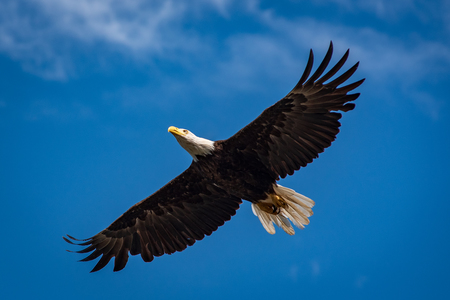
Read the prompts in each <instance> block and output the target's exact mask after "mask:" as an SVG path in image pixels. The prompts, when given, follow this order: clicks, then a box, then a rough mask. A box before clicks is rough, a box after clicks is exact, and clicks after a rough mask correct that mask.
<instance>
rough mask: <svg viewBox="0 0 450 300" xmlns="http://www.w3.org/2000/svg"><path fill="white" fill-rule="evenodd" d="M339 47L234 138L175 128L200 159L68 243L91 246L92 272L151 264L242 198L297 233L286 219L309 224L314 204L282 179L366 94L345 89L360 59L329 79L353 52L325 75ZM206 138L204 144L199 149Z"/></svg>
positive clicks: (204, 231) (266, 220) (218, 221)
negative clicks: (138, 260)
mask: <svg viewBox="0 0 450 300" xmlns="http://www.w3.org/2000/svg"><path fill="white" fill-rule="evenodd" d="M332 52H333V45H332V43H330V47H329V49H328V52H327V54H326V55H325V58H324V60H323V61H322V63H321V64H320V66H319V67H318V69H317V70H316V71H315V72H314V74H313V75H311V76H310V73H311V70H312V65H313V52H312V51H310V55H309V59H308V63H307V66H306V69H305V71H304V73H303V75H302V77H301V78H300V80H299V82H298V83H297V85H296V86H295V87H294V88H293V89H292V91H291V92H289V94H288V95H287V96H286V97H284V98H283V99H281V100H280V101H278V102H277V103H275V104H274V105H272V106H271V107H269V108H267V109H266V110H264V112H263V113H262V114H261V115H260V116H259V117H257V118H256V119H255V120H254V121H253V122H251V123H250V124H248V125H247V126H245V127H244V128H242V129H241V130H240V131H239V132H237V133H236V134H235V135H234V136H232V137H231V138H229V139H227V140H223V141H216V142H214V143H213V142H212V141H208V140H205V139H199V138H197V137H196V136H195V135H193V134H191V133H189V132H188V131H187V130H179V129H178V128H175V127H173V129H170V128H169V131H170V132H172V133H173V134H174V135H175V137H176V138H177V140H178V141H179V142H180V144H181V145H182V146H183V147H184V148H185V149H186V150H188V152H189V153H190V154H191V155H192V156H193V158H194V160H193V162H192V164H191V166H190V167H189V168H188V169H187V170H186V171H184V172H183V173H182V174H180V175H179V176H178V177H176V178H175V179H173V180H172V181H170V182H169V183H168V184H166V185H165V186H164V187H162V188H161V189H160V190H158V191H157V192H155V193H154V194H153V195H151V196H149V197H148V198H146V199H144V200H142V201H141V202H139V203H137V204H136V205H134V206H132V207H131V208H130V209H129V210H128V211H126V212H125V213H124V214H123V215H122V216H120V217H119V218H118V219H117V220H116V221H114V222H113V223H112V224H111V225H110V226H109V227H108V228H106V229H105V230H103V231H101V232H100V233H98V234H96V235H94V236H93V237H91V238H89V239H86V240H77V239H75V238H73V237H71V236H69V235H68V238H66V237H64V240H66V241H67V242H69V243H71V244H77V245H81V246H86V248H85V249H83V250H80V251H77V252H78V253H89V252H92V253H91V254H90V255H88V256H87V257H86V258H84V259H82V261H90V260H93V259H95V258H98V257H100V260H99V261H98V263H97V264H96V266H95V267H94V268H93V270H92V272H95V271H98V270H100V269H102V268H103V267H104V266H106V265H107V264H108V262H109V261H110V260H111V258H113V257H115V261H114V271H119V270H121V269H123V268H124V267H125V265H126V263H127V261H128V253H130V254H131V255H138V254H140V255H141V257H142V259H143V260H144V261H145V262H150V261H152V260H153V258H154V257H155V256H161V255H163V254H165V253H166V254H171V253H174V252H176V251H182V250H184V249H186V247H187V246H191V245H193V244H194V243H195V241H197V240H201V239H203V238H204V237H205V235H210V234H211V233H212V232H214V231H215V230H216V229H217V228H218V227H219V226H221V225H223V224H224V222H225V221H228V220H230V218H231V217H232V216H233V215H234V214H235V213H236V210H237V209H238V208H239V205H240V204H241V199H244V200H247V201H250V202H252V203H253V204H254V205H255V206H254V207H253V209H254V212H255V214H256V215H258V217H259V218H260V220H261V222H262V223H263V226H264V227H265V228H266V230H267V231H268V232H269V233H274V232H275V231H274V229H273V225H272V222H275V223H276V224H277V225H279V226H281V227H282V228H283V229H284V230H285V231H286V232H288V233H289V234H293V229H292V227H291V225H290V223H289V221H287V219H290V220H291V221H292V222H293V223H294V224H295V225H297V226H299V227H303V225H304V224H307V223H308V222H309V221H308V220H307V217H309V216H310V215H311V214H312V211H311V207H312V205H313V204H314V202H313V201H312V200H310V199H309V198H306V197H304V196H302V195H300V194H298V193H296V192H295V191H292V190H289V189H286V188H283V187H281V186H279V185H277V184H276V181H277V180H278V179H280V177H281V178H284V177H286V176H287V175H292V174H293V173H294V171H296V170H298V169H300V167H304V166H306V165H307V164H308V163H310V162H312V160H313V159H314V158H316V157H318V154H319V153H321V152H323V151H324V149H325V148H327V147H328V146H330V145H331V142H333V141H334V140H335V138H336V135H337V133H338V132H339V127H340V123H339V119H340V118H341V116H342V115H341V114H340V113H339V112H337V111H343V112H346V111H349V110H352V109H353V108H354V107H355V105H354V104H353V103H349V102H350V101H353V100H355V99H356V98H358V96H359V94H358V93H355V94H348V92H350V91H352V90H353V89H355V88H357V87H358V86H359V85H361V84H362V82H363V81H364V80H359V81H357V82H355V83H352V84H349V85H346V86H343V87H338V86H339V85H341V84H342V83H344V82H345V81H346V80H347V79H348V78H349V77H350V76H351V75H352V74H353V73H354V72H355V71H356V69H357V67H358V63H357V64H355V65H354V66H353V67H351V68H350V69H349V70H348V71H346V72H345V73H343V74H342V75H340V76H339V77H337V78H336V79H334V80H332V81H330V82H328V83H325V82H326V81H327V80H329V79H331V78H332V77H333V76H334V75H335V74H336V73H337V72H338V71H339V70H340V69H341V67H342V66H343V65H344V63H345V61H346V60H347V57H348V54H349V51H347V52H346V53H345V54H344V56H343V57H342V58H341V59H340V60H339V62H338V63H337V64H336V65H335V66H334V67H332V68H331V69H330V70H329V71H328V72H327V73H325V75H322V74H323V73H324V71H325V69H326V68H327V66H328V64H329V62H330V59H331V55H332ZM182 131H184V133H183V132H182ZM185 135H186V136H189V135H192V136H193V137H192V138H193V139H194V142H189V143H191V144H188V145H187V146H186V143H188V142H186V141H184V140H183V139H184V136H185ZM183 143H184V144H183ZM201 143H204V145H203V148H196V147H197V146H198V145H200V144H201ZM189 147H194V148H193V149H194V150H192V148H189ZM196 151H197V152H196ZM294 198H295V199H294ZM74 241H77V242H78V243H75V242H74Z"/></svg>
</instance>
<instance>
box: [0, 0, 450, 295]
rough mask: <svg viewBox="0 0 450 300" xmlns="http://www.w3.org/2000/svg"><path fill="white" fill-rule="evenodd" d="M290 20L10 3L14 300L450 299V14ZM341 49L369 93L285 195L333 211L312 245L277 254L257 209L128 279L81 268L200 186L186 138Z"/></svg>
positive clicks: (306, 234)
mask: <svg viewBox="0 0 450 300" xmlns="http://www.w3.org/2000/svg"><path fill="white" fill-rule="evenodd" d="M274 2H275V1H232V0H230V1H227V0H210V1H207V0H193V1H190V2H189V4H187V2H186V1H144V0H133V1H118V0H106V1H105V0H78V1H69V0H35V1H23V0H3V1H1V2H0V68H1V72H0V82H1V87H0V130H1V131H0V132H1V143H0V199H1V203H2V211H3V214H2V218H1V219H0V225H1V227H2V229H3V241H2V247H1V248H0V255H1V257H2V258H3V259H2V261H3V262H2V264H1V267H0V271H1V275H0V276H1V280H0V291H1V292H0V295H1V297H2V299H25V298H32V297H33V298H36V297H37V298H43V297H45V298H46V299H83V298H94V297H96V298H99V299H107V298H108V299H123V298H125V297H126V298H127V299H132V298H133V297H136V298H138V297H140V298H142V297H144V298H148V299H161V298H164V299H180V298H190V299H245V298H249V297H250V298H251V299H258V298H259V299H275V298H276V299H283V298H290V299H330V298H333V299H448V297H449V295H450V275H449V272H448V270H449V269H450V258H449V255H448V253H450V236H449V232H450V219H449V217H448V212H449V210H450V203H449V199H450V192H449V183H450V172H449V170H450V159H449V153H450V135H449V132H448V130H449V129H450V113H449V99H448V98H449V96H448V95H449V87H450V2H449V1H444V0H441V1H439V0H438V1H432V2H430V1H425V0H424V1H412V0H399V1H387V0H378V1H372V0H370V1H363V0H356V1H350V0H333V1H325V0H314V1H308V2H307V1H295V0H291V1H276V4H274ZM125 3H126V4H125ZM331 40H332V41H333V43H334V49H335V51H334V56H333V59H332V63H333V62H334V63H335V62H337V60H338V59H339V58H340V57H341V56H342V55H343V54H344V53H345V51H346V50H347V49H348V48H349V49H350V57H349V60H348V62H347V64H346V66H347V68H349V67H351V66H352V65H353V64H354V63H356V62H357V61H359V62H360V67H359V69H358V71H357V72H356V73H355V75H354V76H353V77H352V78H351V81H352V82H353V81H356V80H359V79H361V78H366V81H365V82H364V84H363V85H362V86H361V87H359V88H358V89H357V92H360V93H361V96H360V97H359V98H358V100H356V108H355V109H354V110H353V111H351V112H348V113H345V114H344V116H343V118H342V127H341V133H340V134H339V135H338V137H337V139H336V141H335V142H334V143H333V144H332V146H331V147H330V148H328V149H327V150H326V151H325V152H324V153H322V154H321V155H320V157H319V158H318V159H316V160H315V161H314V162H313V163H312V164H310V165H308V166H307V167H306V168H302V169H301V170H300V171H298V172H296V173H295V174H294V176H290V177H288V178H286V179H283V180H281V182H280V183H281V184H282V185H283V186H287V187H290V188H293V189H295V190H296V191H297V192H299V193H301V194H304V195H306V196H308V197H310V198H312V199H313V200H314V201H315V202H316V206H315V207H314V209H313V210H314V215H313V216H312V217H311V218H310V220H311V223H310V224H309V225H308V226H307V227H306V228H305V229H304V230H299V229H297V230H296V235H295V236H288V235H287V234H285V233H284V232H283V231H282V230H281V229H278V230H277V233H276V234H275V235H273V236H272V235H269V234H268V233H267V232H266V231H265V230H264V228H263V227H262V225H261V223H260V222H259V220H258V219H257V217H255V216H254V215H253V214H252V212H251V207H250V205H249V203H244V204H243V205H242V206H241V208H240V209H239V210H238V212H237V214H236V216H234V217H233V218H232V220H231V221H229V222H227V223H226V224H225V225H224V226H223V227H220V228H219V229H218V230H217V231H216V232H215V233H213V234H212V235H211V236H210V237H206V238H205V239H204V240H202V241H199V242H197V243H196V244H195V245H194V246H192V247H189V248H188V249H186V250H185V251H183V252H181V253H175V254H173V255H165V256H162V257H159V258H155V260H154V261H153V262H151V263H144V262H143V261H142V260H141V258H140V257H138V256H136V257H131V258H130V260H129V262H128V264H127V266H126V268H125V269H124V270H123V271H121V272H118V273H113V272H112V265H111V264H110V265H108V266H107V267H106V268H105V269H103V270H101V271H100V272H97V273H94V274H89V271H90V270H91V269H92V268H93V266H94V265H95V263H94V262H88V263H80V262H77V260H79V259H81V258H83V256H81V255H78V254H72V253H68V252H66V251H65V250H66V249H71V250H77V249H76V248H75V247H70V245H68V244H67V243H65V242H64V241H63V240H62V238H61V237H62V236H63V235H65V234H71V235H73V236H75V237H78V238H88V237H90V236H92V235H94V234H96V233H97V232H99V231H101V230H103V229H104V228H106V227H107V226H108V225H109V224H110V223H111V222H113V221H114V220H115V219H116V218H117V217H119V216H120V215H121V214H122V213H123V212H125V210H127V209H128V208H129V207H130V206H132V205H133V204H135V203H136V202H138V201H140V200H142V199H143V198H145V197H147V196H148V195H150V194H151V193H153V192H154V191H156V190H157V189H159V188H160V187H162V186H163V185H164V184H165V183H167V182H168V181H170V180H171V179H172V178H174V177H175V176H177V175H178V174H179V173H181V172H182V171H183V170H185V169H186V168H187V167H188V166H189V164H190V163H191V157H190V156H189V154H188V153H187V152H186V151H185V150H183V149H182V148H181V147H180V146H179V145H178V143H177V142H176V140H175V139H174V137H173V136H172V135H171V134H169V133H167V128H168V127H169V126H171V125H173V126H177V127H182V128H188V129H190V130H191V131H193V132H194V133H195V134H196V135H198V136H201V137H205V138H208V139H211V140H219V139H226V138H228V137H230V136H231V135H233V134H234V133H235V132H236V131H238V130H239V129H240V128H242V127H243V126H245V125H246V124H248V123H249V122H250V121H252V120H253V119H254V118H256V117H257V116H258V115H259V114H260V113H261V112H262V111H263V110H264V109H265V108H266V107H268V106H270V105H272V104H273V103H275V102H276V101H277V100H279V99H281V98H282V97H284V96H285V95H286V94H287V93H288V92H289V91H290V90H291V89H292V88H293V87H294V85H295V84H296V82H297V81H298V79H299V78H300V76H301V74H302V72H303V69H304V67H305V65H306V62H307V59H308V54H309V49H311V48H312V49H313V51H314V53H315V67H317V66H318V64H319V62H320V61H321V59H322V58H323V56H324V54H325V52H326V50H327V48H328V45H329V42H330V41H331Z"/></svg>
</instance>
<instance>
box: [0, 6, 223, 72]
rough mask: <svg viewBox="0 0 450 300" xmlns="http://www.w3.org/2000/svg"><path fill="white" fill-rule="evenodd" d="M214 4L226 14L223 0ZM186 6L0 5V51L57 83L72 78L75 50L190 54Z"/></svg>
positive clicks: (194, 44)
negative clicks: (185, 28) (185, 27)
mask: <svg viewBox="0 0 450 300" xmlns="http://www.w3.org/2000/svg"><path fill="white" fill-rule="evenodd" d="M202 2H203V1H198V3H199V4H201V3H202ZM214 3H215V4H214V5H213V7H214V8H216V9H218V10H220V11H221V12H223V13H225V12H226V1H215V2H214ZM190 5H191V4H190ZM186 7H187V4H185V2H182V1H171V0H168V1H163V2H157V1H144V0H134V1H120V0H79V1H71V0H35V1H33V2H27V1H24V0H5V1H2V2H0V51H1V52H4V53H7V54H8V55H9V56H11V57H12V58H13V59H15V60H18V61H21V62H22V64H23V66H24V68H25V69H26V70H28V71H30V72H33V73H35V74H38V75H39V76H42V77H44V78H48V79H59V80H64V79H66V78H67V77H68V76H70V75H71V74H72V73H73V58H72V56H73V52H74V50H80V49H84V50H85V51H87V52H89V49H90V48H92V47H93V46H102V45H103V46H104V45H106V47H104V48H105V52H108V51H109V52H111V51H112V52H114V51H116V52H117V51H119V52H123V53H126V54H125V55H128V56H135V57H136V56H137V57H139V56H140V58H143V57H145V56H148V55H149V54H150V55H163V54H165V53H167V51H169V52H170V51H172V50H174V49H175V50H182V51H195V50H196V49H197V47H198V46H197V43H198V39H197V37H196V36H195V33H192V32H189V31H183V30H182V20H183V18H185V17H186V14H187V12H186Z"/></svg>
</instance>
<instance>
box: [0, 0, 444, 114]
mask: <svg viewBox="0 0 450 300" xmlns="http://www.w3.org/2000/svg"><path fill="white" fill-rule="evenodd" d="M194 2H195V3H194V4H192V3H190V4H189V5H187V4H186V2H184V1H176V0H168V1H164V2H159V1H144V0H134V1H125V2H124V1H119V0H80V1H76V2H74V1H70V0H35V1H33V2H30V1H25V0H6V1H2V2H0V51H1V52H3V53H6V54H7V55H9V56H10V57H11V58H12V59H15V60H17V61H20V62H21V64H22V65H23V67H24V69H26V70H28V71H29V72H32V73H34V74H37V75H39V76H41V77H44V78H47V79H56V80H64V79H67V78H70V77H71V76H72V75H73V74H76V73H77V68H79V66H78V65H77V64H76V63H75V61H77V62H78V61H79V60H80V59H79V56H80V55H81V56H83V55H84V57H97V59H98V60H101V59H106V60H107V58H104V57H108V55H109V56H114V55H117V53H119V54H120V55H121V56H122V57H125V58H126V59H132V60H134V61H135V62H136V63H139V64H143V63H144V64H145V63H150V62H151V61H152V60H153V58H154V57H157V58H162V59H167V60H174V59H175V60H177V63H179V64H180V65H183V66H184V67H185V68H188V69H190V70H191V71H192V78H191V80H192V81H194V83H195V84H196V86H198V87H199V88H203V89H204V92H205V93H217V86H216V87H215V89H212V90H211V91H208V89H211V87H210V86H209V85H208V84H203V86H202V83H203V82H204V81H203V78H205V77H207V78H209V80H210V81H215V82H216V83H218V85H219V87H220V84H222V85H227V87H228V88H233V89H237V90H254V89H258V88H259V87H260V86H261V82H269V81H270V82H272V83H273V85H276V84H277V83H280V82H281V81H282V80H284V78H286V76H287V75H286V74H288V75H289V76H293V77H295V76H298V72H299V67H301V66H303V65H304V62H305V60H306V55H299V53H305V52H306V53H307V50H308V49H309V48H313V49H315V50H319V52H320V51H325V49H326V47H327V44H328V42H329V41H330V40H333V41H334V43H335V46H336V53H338V54H340V53H343V52H344V51H345V50H346V48H347V47H348V48H350V49H351V51H352V55H351V58H350V59H351V60H352V59H357V60H360V61H362V62H363V63H362V64H361V73H360V74H363V75H361V76H365V77H370V80H371V82H372V83H373V84H379V85H386V84H387V85H391V86H394V85H396V86H398V87H399V88H400V89H401V90H402V92H403V93H405V96H406V97H405V98H409V99H413V101H415V103H420V105H423V106H424V107H427V111H428V114H429V115H431V116H433V118H439V113H438V112H439V110H440V109H441V107H440V104H439V103H440V101H439V99H434V98H433V96H432V95H431V94H428V96H427V97H422V96H420V100H419V99H418V98H417V97H418V96H417V95H423V94H424V93H425V92H424V91H422V90H421V88H420V87H419V86H418V84H417V83H418V82H426V81H427V80H430V78H433V76H439V74H447V75H448V71H447V70H448V69H449V68H450V47H449V45H448V44H446V43H445V42H444V41H440V40H430V39H428V37H426V36H420V34H410V35H408V37H406V38H403V39H401V40H400V39H398V38H397V37H395V36H391V35H389V34H388V33H386V32H384V31H382V30H377V29H375V28H368V27H361V26H359V27H358V26H354V27H352V26H349V25H343V24H334V23H329V22H327V21H325V20H316V19H311V18H306V17H303V18H288V17H283V16H281V15H277V13H276V12H275V11H273V10H265V9H262V8H261V7H260V4H259V2H258V1H256V0H255V1H249V2H246V4H239V3H238V2H236V1H231V0H230V1H227V0H214V1H207V0H195V1H194ZM335 2H336V3H338V4H339V5H340V6H342V7H344V8H347V10H351V9H354V10H365V11H373V13H375V14H378V15H380V16H388V15H389V14H390V13H392V12H395V11H398V10H401V9H403V10H406V11H409V12H411V13H413V14H418V15H419V14H420V7H421V5H422V3H421V2H420V3H419V4H418V3H417V2H416V1H412V0H401V1H400V2H399V3H398V2H396V3H392V2H389V1H387V0H382V1H356V2H352V3H351V4H350V2H349V1H347V0H335ZM316 3H319V4H320V3H322V2H321V1H320V0H317V1H316ZM439 3H441V2H439ZM444 6H445V5H444ZM236 7H239V8H240V13H244V14H247V15H248V16H249V18H250V19H251V20H252V22H255V23H258V26H259V28H260V30H258V32H257V33H255V32H254V31H253V32H252V31H249V30H246V29H245V28H242V30H241V31H239V32H236V31H229V32H227V33H226V34H224V35H223V37H222V38H221V40H220V41H219V42H217V43H210V36H211V34H214V33H212V32H208V31H206V32H205V31H203V32H202V31H196V30H191V29H189V27H187V26H186V22H188V20H191V19H192V18H194V19H201V18H202V17H203V16H204V15H206V14H207V13H209V12H210V11H211V10H213V11H215V12H216V13H217V14H218V15H219V16H221V17H222V18H224V19H227V18H230V16H232V14H233V12H234V11H235V9H236ZM447 7H449V6H448V5H447ZM400 8H401V9H400ZM444 15H445V13H444V12H442V13H441V14H440V15H439V16H440V18H441V19H444V17H443V16H444ZM449 28H450V27H449ZM80 53H82V54H80ZM77 56H78V57H77ZM77 59H78V60H77ZM91 59H93V60H95V58H91ZM318 59H320V57H319V58H318ZM189 61H191V62H195V63H189ZM354 62H355V61H354ZM198 65H208V68H203V69H202V68H197V66H198ZM197 69H198V70H197ZM208 72H209V73H208ZM227 79H234V80H227ZM244 83H245V84H244ZM174 84H175V85H177V83H174ZM190 84H192V82H189V83H186V85H190ZM181 85H182V84H181ZM378 90H379V89H378ZM380 93H382V91H380ZM386 96H389V95H380V97H383V98H384V97H386ZM424 102H425V103H424Z"/></svg>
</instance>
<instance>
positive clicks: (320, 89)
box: [223, 43, 364, 178]
mask: <svg viewBox="0 0 450 300" xmlns="http://www.w3.org/2000/svg"><path fill="white" fill-rule="evenodd" d="M332 52H333V44H332V43H330V47H329V49H328V51H327V53H326V55H325V58H324V60H323V61H322V63H321V64H320V66H319V67H318V68H317V70H316V71H315V72H314V73H313V75H312V76H311V77H309V75H310V74H311V70H312V65H313V60H314V55H313V53H312V51H311V52H310V55H309V59H308V63H307V66H306V68H305V71H304V72H303V75H302V77H301V78H300V80H299V82H298V83H297V85H296V86H295V87H294V88H293V89H292V91H291V92H290V93H289V94H288V95H287V96H286V97H284V98H283V99H281V100H280V101H278V102H277V103H275V104H274V105H272V106H271V107H269V108H267V109H266V110H265V111H264V112H263V113H262V114H261V115H260V116H259V117H258V118H256V119H255V120H254V121H253V122H251V123H250V124H248V125H247V126H245V127H244V128H242V129H241V130H240V131H239V132H237V133H236V134H235V135H234V136H232V137H231V138H229V139H228V140H225V141H223V144H224V146H223V147H224V148H229V149H231V148H233V147H234V148H237V149H241V150H242V151H243V152H247V153H251V152H255V153H257V155H258V156H259V158H260V161H261V162H263V163H264V164H266V167H267V168H268V169H269V170H273V171H274V172H275V173H276V175H277V178H278V176H279V177H281V178H284V177H286V175H291V174H292V173H293V172H294V171H295V170H298V169H299V168H300V167H303V166H305V165H306V164H307V163H310V162H312V161H313V159H314V158H316V157H318V155H319V153H322V152H323V151H324V150H325V148H327V147H329V146H330V145H331V143H332V142H333V141H334V140H335V138H336V135H337V133H338V132H339V127H340V125H341V124H340V123H339V121H338V120H339V119H340V118H341V114H339V113H336V111H343V112H346V111H349V110H352V109H353V108H354V107H355V105H354V104H353V103H349V101H353V100H356V98H358V96H359V94H358V93H356V94H347V93H348V92H350V91H352V90H353V89H355V88H357V87H358V86H359V85H361V84H362V82H363V81H364V80H359V81H357V82H355V83H351V84H348V85H346V86H343V87H341V88H339V87H338V86H339V85H340V84H342V83H344V82H346V81H347V79H348V78H349V77H350V76H352V75H353V73H354V72H355V71H356V69H357V68H358V63H356V64H355V65H354V66H352V67H351V68H350V69H349V70H347V71H346V72H344V73H343V74H342V75H340V76H338V77H337V78H336V79H334V80H332V81H331V82H329V83H327V84H324V82H325V81H327V80H329V79H331V78H332V77H333V76H334V75H335V74H336V73H337V72H338V71H339V70H340V69H341V68H342V66H343V65H344V63H345V62H346V60H347V58H348V55H349V51H347V52H346V53H345V54H344V56H343V57H342V58H341V59H340V60H339V61H338V63H337V64H336V65H335V66H334V67H332V68H331V69H330V70H329V71H328V72H327V73H326V74H325V75H323V76H322V77H321V78H319V77H320V76H321V75H322V74H323V72H324V71H325V69H326V68H327V66H328V64H329V62H330V60H331V55H332ZM308 77H309V79H308ZM286 136H289V137H290V138H291V139H289V138H286Z"/></svg>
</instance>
